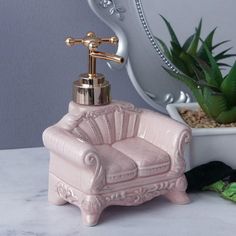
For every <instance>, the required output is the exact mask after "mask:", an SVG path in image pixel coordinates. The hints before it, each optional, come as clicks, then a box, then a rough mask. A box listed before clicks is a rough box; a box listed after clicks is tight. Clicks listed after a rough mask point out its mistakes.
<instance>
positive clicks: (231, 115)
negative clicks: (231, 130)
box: [215, 107, 236, 124]
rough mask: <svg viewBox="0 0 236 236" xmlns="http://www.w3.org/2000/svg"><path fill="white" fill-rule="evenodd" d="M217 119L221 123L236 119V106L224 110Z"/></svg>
mask: <svg viewBox="0 0 236 236" xmlns="http://www.w3.org/2000/svg"><path fill="white" fill-rule="evenodd" d="M215 120H216V121H217V122H219V123H223V124H227V123H232V122H235V121H236V107H232V108H230V109H228V110H226V111H222V112H221V113H220V114H219V115H218V116H217V117H216V118H215Z"/></svg>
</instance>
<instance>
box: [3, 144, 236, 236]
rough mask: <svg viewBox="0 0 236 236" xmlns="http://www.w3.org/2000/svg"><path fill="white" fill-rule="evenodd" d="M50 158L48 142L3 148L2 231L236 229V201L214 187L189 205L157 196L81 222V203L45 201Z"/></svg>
mask: <svg viewBox="0 0 236 236" xmlns="http://www.w3.org/2000/svg"><path fill="white" fill-rule="evenodd" d="M48 160H49V155H48V152H47V151H46V150H45V149H44V148H30V149H18V150H2V151H0V236H108V235H109V236H111V235H112V236H118V235H119V236H120V235H123V236H125V235H135V236H144V235H145V236H156V235H161V236H162V235H165V236H168V235H180V236H189V235H191V236H199V235H200V236H201V235H219V236H221V235H229V236H231V235H235V232H236V224H235V222H236V221H235V219H236V211H235V204H233V203H231V202H228V201H226V200H223V199H221V198H219V197H217V195H216V194H214V193H202V194H194V195H191V196H190V197H191V198H192V203H191V204H189V205H185V206H178V205H173V204H169V202H168V201H167V200H165V199H161V198H157V199H154V200H152V201H150V202H147V203H145V204H144V205H141V206H136V207H120V206H114V207H109V208H108V209H106V210H105V211H104V213H103V215H102V218H101V222H100V224H99V225H97V226H96V227H93V228H89V227H86V226H83V225H82V220H81V214H80V211H79V209H78V208H77V207H75V206H73V205H70V204H67V205H64V206H54V205H51V204H49V203H48V202H47V185H48V183H47V181H48ZM167 226H168V227H167ZM157 232H158V234H157Z"/></svg>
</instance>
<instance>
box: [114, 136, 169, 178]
mask: <svg viewBox="0 0 236 236" xmlns="http://www.w3.org/2000/svg"><path fill="white" fill-rule="evenodd" d="M112 147H114V148H115V149H116V150H118V151H120V152H121V153H123V154H125V155H126V156H128V157H129V158H130V159H132V160H133V161H134V162H135V163H136V165H137V166H138V176H141V177H142V176H143V177H144V176H151V175H159V174H163V173H165V172H167V171H168V170H169V169H170V157H169V155H168V153H166V152H165V151H163V150H161V149H160V148H158V147H157V146H154V145H153V144H151V143H149V142H147V141H145V140H144V139H142V138H138V137H135V138H129V139H126V140H125V141H124V140H123V141H119V142H116V143H114V144H113V145H112Z"/></svg>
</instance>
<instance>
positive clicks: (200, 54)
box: [197, 28, 217, 61]
mask: <svg viewBox="0 0 236 236" xmlns="http://www.w3.org/2000/svg"><path fill="white" fill-rule="evenodd" d="M216 29H217V28H215V29H213V30H212V31H211V32H210V33H209V34H208V36H207V37H206V39H205V40H204V43H203V44H202V45H201V47H200V48H199V50H198V53H197V56H198V57H199V58H201V59H202V60H205V61H208V57H207V53H206V50H205V48H204V44H205V45H206V46H207V48H208V49H209V50H210V52H212V50H213V46H212V44H213V37H214V34H215V31H216Z"/></svg>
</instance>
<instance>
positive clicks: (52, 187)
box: [48, 173, 66, 205]
mask: <svg viewBox="0 0 236 236" xmlns="http://www.w3.org/2000/svg"><path fill="white" fill-rule="evenodd" d="M48 201H49V202H51V203H52V204H54V205H64V204H66V201H65V200H64V199H63V198H61V197H60V196H59V194H58V191H57V182H56V179H55V177H54V176H53V175H51V174H50V173H49V183H48Z"/></svg>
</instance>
